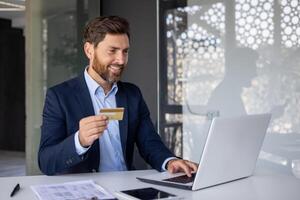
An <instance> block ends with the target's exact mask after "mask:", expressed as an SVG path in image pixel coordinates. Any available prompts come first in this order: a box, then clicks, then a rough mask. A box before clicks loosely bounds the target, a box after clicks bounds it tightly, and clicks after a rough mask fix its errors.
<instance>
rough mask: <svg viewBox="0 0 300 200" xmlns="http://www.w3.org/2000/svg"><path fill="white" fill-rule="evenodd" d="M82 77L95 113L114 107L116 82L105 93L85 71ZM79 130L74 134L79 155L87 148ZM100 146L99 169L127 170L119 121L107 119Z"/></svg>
mask: <svg viewBox="0 0 300 200" xmlns="http://www.w3.org/2000/svg"><path fill="white" fill-rule="evenodd" d="M84 78H85V81H86V83H87V86H88V89H89V92H90V96H91V99H92V103H93V107H94V111H95V114H96V115H98V114H99V111H100V109H102V108H116V94H117V91H118V86H117V84H114V85H113V87H112V88H111V90H110V91H109V92H108V93H107V94H105V93H104V90H103V88H102V87H101V86H100V85H99V84H98V83H97V82H96V81H95V80H94V79H92V77H91V76H90V75H89V74H88V73H87V68H86V69H85V72H84ZM78 134H79V132H78V131H77V132H76V134H75V138H74V139H75V146H76V151H77V153H78V154H79V155H82V154H84V153H85V152H86V151H87V150H88V149H89V148H84V147H82V146H81V145H80V143H79V138H78ZM99 144H100V145H99V146H100V166H99V171H100V172H105V171H124V170H127V167H126V164H125V160H124V157H123V151H122V146H121V139H120V130H119V122H118V121H117V120H109V123H108V125H107V129H106V130H105V131H104V132H103V134H102V136H100V138H99Z"/></svg>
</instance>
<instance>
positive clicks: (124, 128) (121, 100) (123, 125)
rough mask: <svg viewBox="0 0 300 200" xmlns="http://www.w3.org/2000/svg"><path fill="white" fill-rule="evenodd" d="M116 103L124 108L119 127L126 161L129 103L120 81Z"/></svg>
mask: <svg viewBox="0 0 300 200" xmlns="http://www.w3.org/2000/svg"><path fill="white" fill-rule="evenodd" d="M116 103H117V107H123V108H124V116H123V120H121V121H119V128H120V138H121V144H122V150H123V156H124V159H125V161H126V141H127V134H128V105H127V97H126V94H125V91H124V89H123V87H122V84H121V83H120V82H118V92H117V95H116Z"/></svg>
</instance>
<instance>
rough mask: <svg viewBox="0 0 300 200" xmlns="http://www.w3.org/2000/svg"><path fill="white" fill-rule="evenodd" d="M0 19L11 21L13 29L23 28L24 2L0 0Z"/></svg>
mask: <svg viewBox="0 0 300 200" xmlns="http://www.w3.org/2000/svg"><path fill="white" fill-rule="evenodd" d="M0 18H5V19H11V20H12V25H13V26H14V27H20V28H24V26H25V0H0Z"/></svg>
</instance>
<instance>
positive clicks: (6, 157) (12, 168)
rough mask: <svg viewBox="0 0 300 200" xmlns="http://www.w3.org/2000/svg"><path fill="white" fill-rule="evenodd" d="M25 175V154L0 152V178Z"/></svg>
mask: <svg viewBox="0 0 300 200" xmlns="http://www.w3.org/2000/svg"><path fill="white" fill-rule="evenodd" d="M25 175H26V173H25V152H16V151H4V150H0V177H4V176H25Z"/></svg>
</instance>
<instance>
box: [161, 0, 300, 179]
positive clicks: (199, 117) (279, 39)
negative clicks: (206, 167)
mask: <svg viewBox="0 0 300 200" xmlns="http://www.w3.org/2000/svg"><path fill="white" fill-rule="evenodd" d="M159 11H160V13H159V14H160V15H159V19H160V21H159V22H160V37H159V39H160V48H159V50H160V53H159V55H160V95H161V96H162V97H161V98H160V126H159V127H160V132H161V133H162V136H163V138H164V140H165V142H166V143H167V144H169V146H173V151H174V152H175V153H177V155H179V156H183V157H184V158H186V159H191V160H194V161H196V162H198V161H199V159H200V156H201V153H202V149H203V145H204V142H205V139H206V136H207V131H208V127H209V125H210V122H211V120H212V118H214V117H230V116H238V115H244V114H257V113H266V112H271V113H272V120H271V123H270V125H269V128H268V132H267V136H266V138H265V141H264V145H263V148H262V151H261V153H260V156H259V161H258V169H261V170H265V169H267V170H276V171H280V172H285V173H294V174H295V175H299V169H300V165H299V163H300V162H299V160H300V114H299V113H300V112H299V110H300V103H299V102H300V101H299V100H300V91H299V87H300V79H299V75H300V62H299V58H300V51H299V46H300V23H299V14H300V13H299V12H300V4H299V2H298V1H297V0H281V1H275V0H235V1H234V0H229V1H219V0H217V1H196V0H188V1H178V0H177V1H175V0H169V1H163V2H160V4H159ZM178 127H180V128H178ZM174 138H175V139H174Z"/></svg>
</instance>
